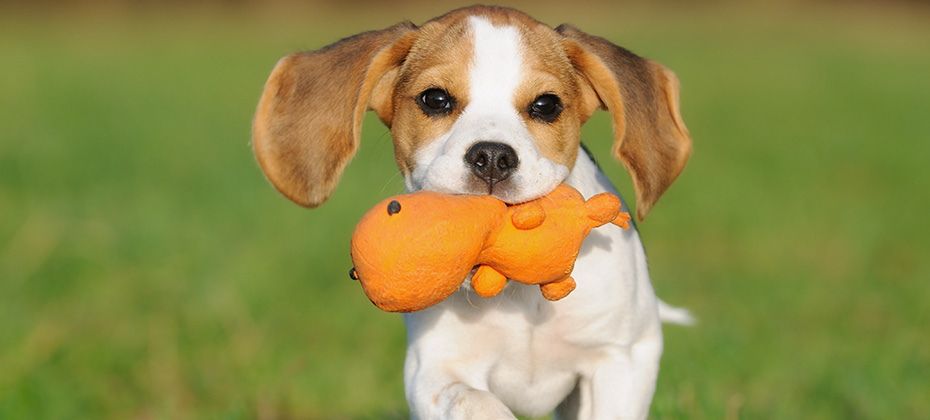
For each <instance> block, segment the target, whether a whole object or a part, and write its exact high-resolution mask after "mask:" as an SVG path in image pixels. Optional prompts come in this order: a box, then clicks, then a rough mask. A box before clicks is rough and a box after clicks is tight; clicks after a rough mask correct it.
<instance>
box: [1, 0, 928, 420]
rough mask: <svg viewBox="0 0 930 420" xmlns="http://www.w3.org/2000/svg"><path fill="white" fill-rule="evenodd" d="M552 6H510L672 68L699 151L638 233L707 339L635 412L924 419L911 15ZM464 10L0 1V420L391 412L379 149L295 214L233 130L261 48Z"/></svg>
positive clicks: (829, 5) (392, 318)
mask: <svg viewBox="0 0 930 420" xmlns="http://www.w3.org/2000/svg"><path fill="white" fill-rule="evenodd" d="M570 3H571V4H570V5H568V4H562V3H547V4H539V3H533V2H524V3H507V4H515V5H517V6H519V7H520V8H522V9H523V10H525V11H527V12H529V13H530V14H531V15H533V16H535V17H537V18H538V19H540V20H542V21H544V22H546V23H549V24H552V25H557V24H559V23H563V22H571V23H573V24H575V25H576V26H579V27H580V28H582V29H584V30H586V31H588V32H590V33H593V34H597V35H601V36H604V37H606V38H608V39H610V40H612V41H614V42H616V43H618V44H620V45H623V46H625V47H627V48H630V49H631V50H633V51H635V52H637V53H639V54H641V55H645V56H648V57H651V58H654V59H656V60H658V61H660V62H662V63H664V64H665V65H667V66H669V67H670V68H672V69H673V70H675V71H676V72H677V73H678V75H679V77H680V79H681V81H682V113H683V116H684V119H685V122H686V123H687V124H688V126H689V128H690V130H691V133H692V135H693V137H694V140H695V153H694V155H693V158H692V160H691V162H690V163H689V166H688V168H687V169H686V171H685V172H684V174H683V175H682V177H681V178H680V179H679V181H678V182H677V183H676V184H675V185H674V186H673V187H672V188H671V190H670V191H669V192H668V193H667V194H666V196H665V197H664V198H663V199H662V201H661V202H660V203H659V204H658V206H657V207H656V209H655V210H653V212H652V213H651V214H650V217H649V219H648V220H647V221H646V222H645V223H642V224H641V225H640V230H641V231H642V233H643V237H644V241H645V244H646V247H647V250H648V252H649V255H650V263H651V269H652V273H653V281H654V283H655V285H656V288H657V291H658V293H659V294H660V296H662V297H663V298H664V299H665V300H667V301H669V302H671V303H673V304H676V305H682V306H685V307H688V308H690V309H692V310H693V311H694V312H695V314H696V315H697V316H698V318H699V319H700V324H699V325H698V326H696V327H692V328H682V327H676V326H669V327H667V328H666V331H665V335H666V351H665V355H664V359H663V365H662V372H661V376H660V381H659V384H658V390H657V393H656V397H655V402H654V404H653V410H652V417H653V418H658V419H677V418H693V419H705V418H706V419H736V418H745V419H757V418H809V419H813V418H824V419H828V418H831V419H832V418H847V419H890V418H898V419H905V418H909V419H926V418H930V399H927V395H930V379H928V378H930V305H928V304H927V303H926V302H927V300H928V298H930V282H928V279H930V264H928V261H927V260H928V256H930V239H928V236H930V235H928V234H930V229H928V222H927V219H926V216H925V214H926V213H927V211H928V208H930V207H928V204H930V200H928V191H930V176H928V175H930V174H928V172H927V171H928V170H927V163H928V160H930V116H928V115H930V100H928V98H930V82H928V79H927V75H930V53H928V51H930V9H928V8H927V7H926V6H924V5H922V4H913V3H906V4H903V3H877V2H876V3H869V2H865V3H863V2H857V3H841V2H825V3H823V2H818V3H814V4H810V3H803V2H789V3H780V4H779V5H774V4H768V3H760V2H753V3H748V4H747V3H730V2H699V3H684V2H664V3H659V4H651V5H643V4H629V5H620V4H614V3H611V2H598V1H572V2H570ZM461 5H464V4H452V3H425V2H417V1H405V2H400V3H390V4H378V3H375V4H371V2H366V1H359V0H356V1H350V2H344V3H339V2H319V3H313V2H310V3H301V2H277V3H275V4H274V5H273V6H270V7H268V6H265V7H260V6H259V5H258V4H253V3H252V2H231V3H226V2H221V3H196V4H195V5H193V6H192V5H190V4H187V5H185V4H184V3H171V4H169V5H168V6H164V5H162V6H155V5H153V4H151V3H143V2H120V1H112V2H103V1H101V2H77V3H65V4H59V3H55V2H39V3H30V4H17V3H9V2H7V3H0V57H2V59H0V61H2V62H3V64H2V65H0V418H2V419H6V418H10V419H27V418H28V419H39V418H49V419H53V418H54V419H60V418H74V419H76V418H88V419H97V418H114V419H115V418H119V419H194V418H198V419H199V418H222V419H248V418H258V419H290V418H294V419H383V418H398V419H399V418H404V417H405V416H406V403H405V402H404V398H403V384H402V379H401V371H402V360H403V354H404V342H405V337H404V333H403V326H402V324H401V320H400V318H399V317H398V316H396V315H391V314H386V313H382V312H380V311H378V310H377V309H375V308H374V307H373V306H372V305H371V304H370V303H369V302H368V301H367V299H365V297H364V295H363V294H362V292H361V290H360V289H359V288H358V285H357V284H356V283H355V282H352V281H350V280H349V279H348V277H347V274H346V273H347V270H348V268H349V267H350V262H349V258H348V252H347V251H348V240H349V235H350V233H351V229H352V228H353V226H354V223H355V222H356V221H357V220H358V218H359V217H360V216H361V215H362V213H363V212H364V211H365V210H367V209H368V208H369V206H370V205H372V204H373V203H374V202H376V201H378V200H379V199H380V198H383V197H385V196H388V195H391V194H395V193H399V192H401V191H402V183H401V179H400V176H399V175H398V173H397V170H396V168H394V167H393V166H392V159H393V151H392V145H391V142H390V135H389V133H388V132H387V130H386V129H385V128H384V127H383V126H381V125H380V124H379V123H378V122H377V120H376V119H375V118H373V117H372V116H369V119H368V120H367V122H366V125H365V129H364V133H363V134H364V139H363V142H362V149H361V151H360V153H359V155H358V156H357V157H356V159H355V161H354V162H353V164H352V165H350V166H349V168H348V170H347V172H346V174H345V176H344V178H343V181H342V183H341V185H340V187H339V188H338V189H337V190H336V192H335V194H334V195H333V197H332V199H331V200H330V202H328V203H327V204H326V205H324V206H323V207H321V208H319V209H316V210H313V211H307V210H304V209H301V208H299V207H297V206H296V205H293V204H291V203H290V202H288V201H287V200H285V199H284V198H283V197H281V196H279V195H278V194H277V193H276V192H275V191H274V190H273V188H272V187H271V186H270V185H268V184H267V182H266V181H265V180H264V178H263V176H262V175H261V172H260V171H259V170H258V167H257V165H256V163H255V161H254V159H253V157H252V155H251V151H250V148H249V130H250V123H251V118H252V113H253V111H254V107H255V104H256V101H257V99H258V96H259V94H260V92H261V88H262V85H263V83H264V81H265V78H266V77H267V75H268V73H269V72H270V70H271V68H272V66H273V65H274V63H275V61H276V60H277V59H278V58H279V57H281V56H283V55H285V54H287V53H289V52H291V51H294V50H298V49H315V48H318V47H321V46H323V45H326V44H328V43H330V42H333V41H335V40H337V39H339V38H341V37H344V36H347V35H350V34H354V33H356V32H360V31H363V30H368V29H375V28H382V27H387V26H389V25H391V24H393V23H396V22H398V21H401V20H404V19H411V20H413V21H414V22H415V23H422V22H424V21H425V20H428V19H429V18H431V17H433V16H436V15H438V14H440V13H443V12H445V11H447V10H450V9H451V8H453V7H456V6H461ZM584 138H585V141H586V143H587V144H588V146H589V147H590V148H591V149H592V150H594V152H595V154H597V155H598V157H599V158H600V159H601V161H602V162H601V163H602V165H603V166H604V167H605V168H606V169H607V170H608V172H609V175H610V176H611V178H612V179H613V180H614V181H615V182H616V183H618V185H619V186H620V187H621V191H624V192H625V194H626V195H627V196H628V197H632V190H631V189H630V187H629V185H630V184H629V179H628V176H627V175H626V174H625V173H624V171H623V170H622V169H621V167H620V165H619V164H614V163H611V161H610V158H609V157H608V153H607V151H608V149H609V142H610V138H611V135H610V126H609V120H608V119H607V116H606V115H598V116H597V117H595V118H593V119H592V121H591V122H590V123H589V124H588V125H587V126H586V128H585V132H584Z"/></svg>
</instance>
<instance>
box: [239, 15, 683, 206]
mask: <svg viewBox="0 0 930 420" xmlns="http://www.w3.org/2000/svg"><path fill="white" fill-rule="evenodd" d="M369 109H373V110H374V111H375V112H377V114H378V116H379V118H380V119H381V121H383V122H384V123H385V124H386V125H387V126H388V127H390V128H391V133H392V136H393V138H394V145H395V156H396V159H397V164H398V167H399V168H400V170H401V172H402V173H403V175H404V179H405V182H406V184H407V188H408V189H409V190H411V191H415V190H420V189H427V190H433V191H438V192H443V193H456V194H462V193H464V194H490V195H494V196H496V197H498V198H500V199H502V200H504V201H506V202H509V203H517V202H523V201H527V200H532V199H534V198H537V197H540V196H542V195H545V194H546V193H548V192H550V191H551V190H553V189H554V188H555V187H556V186H557V185H558V184H559V183H560V182H562V181H563V180H564V179H565V177H566V176H568V174H569V172H570V171H571V169H572V167H573V166H574V163H575V158H576V157H577V153H578V145H579V143H580V133H581V131H580V129H581V125H582V124H583V123H584V122H585V121H586V120H587V119H588V118H589V117H590V116H591V114H592V113H593V112H594V111H595V110H597V109H606V110H608V111H610V113H611V114H612V117H613V125H614V132H615V141H614V147H613V153H614V155H615V156H616V157H617V158H619V159H620V160H621V161H622V162H623V163H624V164H625V165H626V167H627V169H628V170H629V171H630V173H631V175H632V178H633V183H634V187H635V189H636V196H637V214H638V217H639V218H640V219H642V218H643V217H645V215H646V213H647V212H648V211H649V209H651V208H652V206H653V204H655V202H656V200H658V198H659V197H660V196H661V194H662V193H663V192H664V191H665V190H666V188H668V186H669V185H671V183H672V182H673V181H674V180H675V178H676V177H677V176H678V174H679V173H680V172H681V170H682V169H683V168H684V165H685V162H686V161H687V158H688V155H689V153H690V149H691V138H690V136H689V134H688V131H687V129H686V128H685V126H684V123H683V122H682V120H681V116H680V115H679V112H678V79H677V78H676V76H675V75H674V73H672V72H671V71H670V70H668V69H666V68H665V67H663V66H661V65H660V64H658V63H655V62H653V61H650V60H647V59H643V58H641V57H638V56H636V55H634V54H632V53H631V52H629V51H627V50H625V49H623V48H620V47H617V46H615V45H613V44H611V43H610V42H608V41H606V40H604V39H602V38H597V37H593V36H590V35H587V34H585V33H583V32H581V31H579V30H577V29H574V28H572V27H569V26H566V25H563V26H560V27H558V28H555V29H553V28H550V27H548V26H546V25H544V24H542V23H540V22H537V21H535V20H533V19H532V18H530V17H528V16H526V15H524V14H522V13H520V12H517V11H515V10H512V9H505V8H497V7H484V6H476V7H471V8H466V9H460V10H456V11H453V12H451V13H449V14H446V15H444V16H441V17H439V18H436V19H434V20H432V21H429V22H427V23H426V24H424V25H422V26H420V27H416V26H414V25H412V24H410V23H402V24H399V25H396V26H393V27H390V28H387V29H384V30H381V31H372V32H366V33H362V34H359V35H356V36H353V37H351V38H346V39H344V40H341V41H339V42H337V43H335V44H332V45H330V46H328V47H325V48H323V49H321V50H317V51H310V52H299V53H294V54H291V55H288V56H286V57H284V58H283V59H281V61H280V62H279V63H278V65H277V66H276V67H275V69H274V70H273V72H272V74H271V76H270V77H269V79H268V82H267V84H266V85H265V91H264V93H263V94H262V98H261V101H260V102H259V106H258V111H257V112H256V115H255V121H254V128H253V140H254V148H255V154H256V156H257V157H258V161H259V164H260V165H261V167H262V169H263V170H264V171H265V174H266V175H267V176H268V178H269V179H270V180H271V182H272V183H273V184H274V185H275V187H277V188H278V190H279V191H281V192H282V193H283V194H284V195H285V196H287V197H288V198H290V199H291V200H293V201H295V202H297V203H298V204H301V205H304V206H308V207H315V206H317V205H320V204H322V203H323V202H324V201H325V200H326V199H327V198H328V197H329V195H330V194H331V193H332V190H333V189H334V188H335V186H336V183H337V182H338V180H339V177H340V175H341V173H342V170H343V168H344V167H345V165H346V163H347V162H348V161H349V159H350V158H351V157H352V155H353V154H354V153H355V151H356V149H357V148H358V144H359V130H360V125H361V121H362V116H363V115H364V113H365V111H366V110H369Z"/></svg>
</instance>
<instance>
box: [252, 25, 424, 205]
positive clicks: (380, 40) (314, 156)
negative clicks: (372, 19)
mask: <svg viewBox="0 0 930 420" xmlns="http://www.w3.org/2000/svg"><path fill="white" fill-rule="evenodd" d="M415 29H416V27H415V26H414V25H413V24H411V23H409V22H406V23H401V24H399V25H395V26H392V27H390V28H387V29H384V30H381V31H372V32H365V33H362V34H359V35H356V36H353V37H351V38H346V39H343V40H341V41H339V42H336V43H335V44H332V45H330V46H328V47H325V48H323V49H320V50H317V51H304V52H297V53H293V54H290V55H288V56H286V57H284V58H282V59H281V60H280V61H279V62H278V64H277V65H276V66H275V68H274V70H273V71H272V72H271V76H270V77H269V78H268V82H267V83H266V84H265V91H264V92H263V93H262V98H261V100H260V102H259V103H258V109H257V111H256V112H255V120H254V121H253V127H252V142H253V147H254V150H255V156H256V157H257V158H258V163H259V165H260V166H261V168H262V170H263V171H264V172H265V175H266V176H267V177H268V179H269V180H270V181H271V183H272V184H274V186H275V188H277V189H278V191H280V192H281V193H282V194H284V195H285V196H286V197H287V198H289V199H291V200H293V201H294V202H296V203H297V204H300V205H302V206H305V207H316V206H318V205H320V204H323V202H325V201H326V199H327V198H329V196H330V194H332V191H333V189H334V188H335V187H336V184H337V183H338V182H339V178H340V176H341V175H342V171H343V169H344V168H345V165H346V164H347V163H348V161H349V159H350V158H351V157H352V156H353V155H354V154H355V151H356V150H357V149H358V145H359V135H360V133H359V132H360V129H361V124H362V117H363V115H364V114H365V111H366V110H368V109H369V108H371V109H375V110H376V111H377V112H378V115H379V116H382V119H384V118H385V116H387V118H390V110H389V109H387V108H389V107H390V104H391V100H390V98H389V97H390V95H392V92H393V85H394V83H393V81H392V80H385V79H391V78H395V77H396V75H397V73H398V72H397V71H396V69H397V68H398V67H399V65H400V64H401V63H402V62H403V60H404V58H405V57H406V56H407V52H408V51H409V49H410V47H411V45H412V43H413V35H414V34H415Z"/></svg>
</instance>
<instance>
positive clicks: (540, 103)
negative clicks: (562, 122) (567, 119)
mask: <svg viewBox="0 0 930 420" xmlns="http://www.w3.org/2000/svg"><path fill="white" fill-rule="evenodd" d="M528 112H529V114H530V116H531V117H533V118H534V119H537V120H539V121H542V122H547V123H549V122H553V121H555V119H556V118H558V117H559V114H561V113H562V101H560V100H559V97H558V96H555V95H551V94H546V95H539V96H538V97H537V98H536V99H534V100H533V103H532V104H530V108H529V111H528Z"/></svg>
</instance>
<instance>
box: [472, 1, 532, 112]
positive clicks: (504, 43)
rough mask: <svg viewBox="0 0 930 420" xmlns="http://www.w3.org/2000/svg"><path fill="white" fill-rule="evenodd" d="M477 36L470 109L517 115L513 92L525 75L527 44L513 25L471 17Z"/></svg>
mask: <svg viewBox="0 0 930 420" xmlns="http://www.w3.org/2000/svg"><path fill="white" fill-rule="evenodd" d="M469 23H470V24H471V27H472V30H473V31H474V36H475V56H474V63H473V67H472V68H471V102H470V103H469V105H468V107H467V108H466V112H469V111H473V112H474V111H481V112H482V113H495V114H498V115H500V113H507V114H515V110H514V107H513V95H514V91H515V90H516V89H517V85H518V84H519V83H520V77H521V76H520V75H521V74H522V72H521V71H520V70H521V66H522V60H521V57H522V54H523V51H522V50H523V47H522V45H521V44H522V42H521V40H520V33H519V32H518V31H517V28H515V27H513V26H503V27H496V26H494V25H493V24H491V22H489V21H488V20H486V19H483V18H479V17H476V16H473V17H471V18H470V19H469Z"/></svg>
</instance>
